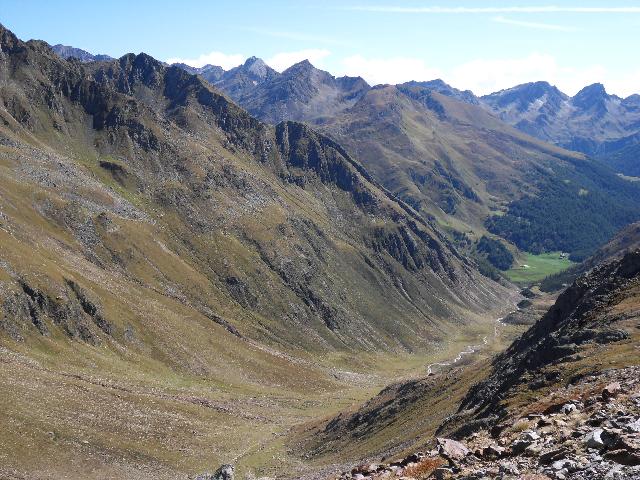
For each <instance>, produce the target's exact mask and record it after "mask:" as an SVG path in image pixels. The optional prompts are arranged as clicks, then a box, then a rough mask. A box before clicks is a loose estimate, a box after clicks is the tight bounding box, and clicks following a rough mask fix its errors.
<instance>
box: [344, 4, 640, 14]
mask: <svg viewBox="0 0 640 480" xmlns="http://www.w3.org/2000/svg"><path fill="white" fill-rule="evenodd" d="M343 9H346V10H356V11H362V12H378V13H475V14H492V13H493V14H498V13H640V7H612V6H603V7H561V6H558V5H540V6H521V7H436V6H428V7H398V6H393V5H387V6H385V5H355V6H351V7H343Z"/></svg>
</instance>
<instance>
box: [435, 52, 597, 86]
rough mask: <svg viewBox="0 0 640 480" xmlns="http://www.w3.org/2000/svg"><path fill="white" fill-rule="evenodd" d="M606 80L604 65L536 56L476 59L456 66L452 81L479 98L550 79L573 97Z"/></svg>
mask: <svg viewBox="0 0 640 480" xmlns="http://www.w3.org/2000/svg"><path fill="white" fill-rule="evenodd" d="M606 77H607V72H606V70H605V68H604V67H602V66H601V65H592V66H589V67H586V68H572V67H565V66H562V65H560V64H559V63H558V61H557V60H556V58H555V57H553V56H552V55H548V54H539V53H533V54H531V55H528V56H526V57H522V58H511V59H477V60H473V61H470V62H467V63H464V64H462V65H459V66H458V67H455V68H454V69H453V70H452V71H451V72H450V76H448V79H449V81H450V82H451V83H452V84H453V85H455V86H457V87H458V88H464V89H470V90H473V92H475V93H476V94H478V95H484V94H487V93H491V92H495V91H498V90H502V89H504V88H509V87H513V86H515V85H519V84H521V83H527V82H534V81H538V80H546V81H547V82H549V83H551V84H552V85H556V86H557V87H558V88H559V89H560V90H562V91H563V92H565V93H567V94H570V95H573V94H575V93H576V92H577V91H578V90H580V89H581V88H582V87H584V86H585V85H590V84H592V83H595V82H604V81H605V80H606Z"/></svg>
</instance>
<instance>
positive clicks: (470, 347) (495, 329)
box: [427, 315, 506, 375]
mask: <svg viewBox="0 0 640 480" xmlns="http://www.w3.org/2000/svg"><path fill="white" fill-rule="evenodd" d="M505 317H506V315H505V316H504V317H500V318H497V319H496V321H495V325H494V327H493V337H494V338H496V337H497V336H498V327H499V326H500V325H504V323H503V322H502V320H504V318H505ZM488 343H489V340H488V339H487V335H485V336H484V337H483V338H482V345H467V346H466V347H465V348H464V350H462V351H461V352H460V353H458V356H457V357H456V358H454V359H453V360H450V361H448V362H434V363H430V364H429V365H427V375H432V374H433V367H435V366H440V367H449V366H451V365H455V364H456V363H458V362H459V361H460V360H462V357H464V356H465V355H471V354H473V353H476V352H477V351H478V350H480V349H481V348H482V347H484V346H485V345H487V344H488Z"/></svg>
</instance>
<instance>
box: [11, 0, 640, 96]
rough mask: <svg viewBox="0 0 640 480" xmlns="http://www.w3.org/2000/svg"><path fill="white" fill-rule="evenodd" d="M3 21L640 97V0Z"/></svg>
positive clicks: (152, 6)
mask: <svg viewBox="0 0 640 480" xmlns="http://www.w3.org/2000/svg"><path fill="white" fill-rule="evenodd" d="M0 22H2V23H3V24H4V25H5V26H6V27H8V28H10V29H11V30H13V31H14V33H16V34H17V35H18V36H19V37H20V38H22V39H25V40H26V39H30V38H38V39H42V40H46V41H47V42H49V43H51V44H55V43H63V44H65V45H73V46H77V47H80V48H83V49H85V50H88V51H90V52H92V53H107V54H110V55H112V56H121V55H122V54H124V53H127V52H131V51H133V52H136V53H137V52H141V51H144V52H147V53H149V54H151V55H153V56H154V57H156V58H158V59H160V60H183V61H185V60H186V63H192V64H200V63H203V62H209V63H216V64H220V65H222V66H223V67H225V68H230V67H232V66H234V65H237V64H238V63H241V62H242V61H243V60H244V59H245V58H246V57H248V56H251V55H256V56H259V57H261V58H263V59H265V60H266V61H267V63H270V64H271V65H272V66H273V67H274V68H276V69H277V70H282V69H284V68H286V67H288V66H289V65H291V64H293V63H295V62H297V61H300V60H302V59H304V58H309V59H310V60H311V61H312V63H314V64H315V65H316V66H318V67H320V68H323V69H325V70H328V71H330V72H331V73H333V74H334V75H344V74H349V75H361V76H363V77H364V78H365V79H367V80H368V81H369V82H370V83H398V82H402V81H407V80H410V79H415V80H428V79H432V78H436V77H441V78H443V79H444V80H445V81H447V82H449V83H451V84H453V85H454V86H456V87H458V88H469V89H472V90H473V91H474V92H476V93H478V94H484V93H488V92H491V91H495V90H498V89H501V88H506V87H509V86H512V85H515V84H518V83H523V82H526V81H534V80H547V81H549V82H551V83H553V84H555V85H557V86H558V87H560V88H561V89H562V90H564V91H565V92H567V93H569V94H574V93H576V92H577V91H578V90H579V89H580V88H581V87H582V86H584V85H587V84H590V83H594V82H598V81H599V82H602V83H604V84H605V86H606V87H607V90H608V91H609V92H610V93H616V94H618V95H621V96H626V95H629V94H631V93H636V92H639V93H640V62H638V52H639V51H640V0H639V1H630V0H600V1H595V0H591V1H581V2H580V1H559V0H556V1H540V0H529V1H526V0H520V1H517V2H513V1H499V0H493V1H489V0H486V1H485V0H476V1H446V0H440V1H435V0H434V1H393V0H387V1H384V0H343V1H337V0H323V1H284V0H274V1H244V2H241V1H235V2H232V1H189V0H183V1H182V2H169V1H163V0H158V1H143V0H138V1H135V0H128V1H122V0H114V1H105V2H94V1H86V2H81V1H65V0H59V1H44V0H31V1H30V0H0Z"/></svg>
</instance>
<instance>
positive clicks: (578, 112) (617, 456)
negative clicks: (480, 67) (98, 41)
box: [0, 25, 640, 480]
mask: <svg viewBox="0 0 640 480" xmlns="http://www.w3.org/2000/svg"><path fill="white" fill-rule="evenodd" d="M635 103H636V99H635V97H629V98H627V99H620V98H618V97H615V96H609V95H608V94H607V93H606V92H605V91H604V88H602V87H601V86H597V85H596V86H592V87H587V88H586V89H584V90H583V91H582V92H580V93H579V94H578V95H576V96H574V97H568V96H566V95H564V94H562V93H561V92H559V91H558V90H557V89H555V88H554V87H551V86H550V85H548V84H545V83H536V84H529V85H524V86H519V87H515V88H513V89H509V90H506V91H503V92H497V93H495V94H492V95H489V96H485V97H477V96H475V95H474V94H473V93H472V92H470V91H461V90H458V89H456V88H454V87H452V86H449V85H447V84H446V83H445V82H443V81H442V80H432V81H412V82H407V83H404V84H399V85H376V86H371V85H369V84H367V82H366V81H364V80H363V79H362V78H360V77H335V76H333V75H331V74H330V73H328V72H325V71H322V70H320V69H317V68H315V67H314V66H313V65H312V64H311V63H310V62H308V61H303V62H300V63H297V64H295V65H293V66H291V67H290V68H288V69H286V70H285V71H283V72H281V73H280V72H277V71H275V70H274V69H272V68H270V67H269V66H268V65H267V64H266V63H265V62H264V61H262V60H260V59H259V58H256V57H251V58H249V59H247V61H246V62H245V63H244V64H242V65H240V66H238V67H236V68H233V69H230V70H228V71H225V70H224V69H222V68H220V67H217V66H213V65H206V66H203V67H199V68H194V67H191V66H188V65H184V64H176V65H167V64H166V63H164V62H161V61H158V60H156V59H154V58H153V57H151V56H149V55H147V54H145V53H140V54H133V53H130V54H126V55H124V56H122V57H121V58H119V59H112V58H110V57H108V56H93V55H92V54H90V53H88V52H84V51H82V50H78V49H74V48H72V47H63V46H60V45H56V46H54V47H51V46H50V45H48V44H47V43H46V42H43V41H39V40H30V41H22V40H20V39H19V38H17V37H16V36H15V35H14V34H13V33H12V32H11V31H10V30H8V29H6V28H5V27H3V26H2V25H0V363H1V364H2V368H1V369H0V405H2V415H1V418H0V429H1V430H2V435H0V477H1V478H10V479H25V478H26V479H40V478H88V479H93V478H95V479H98V478H100V479H102V478H140V479H146V478H149V479H150V478H153V479H167V480H168V479H175V478H197V479H199V480H211V479H216V480H230V479H233V477H234V474H235V475H236V476H237V477H239V478H263V479H264V478H292V479H293V478H306V479H321V478H336V476H339V477H340V478H343V479H345V480H346V479H351V480H356V479H358V480H374V479H377V478H407V479H411V480H418V479H422V480H424V479H427V478H458V479H462V478H465V479H469V478H485V477H489V478H505V479H507V478H518V477H522V478H528V479H532V480H533V479H535V480H538V479H540V480H547V479H549V478H557V479H562V478H564V479H570V480H584V479H586V478H599V477H598V475H605V474H607V473H609V472H612V471H615V472H616V475H617V476H618V478H621V479H623V480H627V479H632V478H637V473H638V468H640V444H638V442H637V438H636V437H637V433H638V428H640V427H638V422H639V421H640V420H638V419H639V418H640V406H639V405H638V402H637V399H638V398H639V395H640V382H638V381H637V379H638V366H639V365H640V356H638V354H637V348H638V340H639V333H638V332H639V331H640V330H638V328H637V327H638V311H639V310H638V304H639V302H638V298H640V253H639V251H638V245H640V229H639V228H638V225H639V223H638V222H640V182H637V181H635V180H636V179H635V178H633V175H632V173H633V172H632V171H631V170H628V169H627V168H628V167H629V166H637V164H636V163H634V161H633V158H634V157H633V156H634V151H635V148H636V147H637V144H636V143H634V140H633V138H634V137H633V136H634V135H636V133H637V132H636V133H634V131H633V130H634V128H636V127H637V125H636V123H637V120H636V119H635V118H636V117H635V116H634V115H635V114H636V110H635V108H636V107H635ZM590 129H593V132H591V133H590ZM596 130H597V131H596ZM615 142H620V144H619V145H618V144H617V143H615ZM614 143H615V145H614ZM623 144H624V145H623ZM618 147H619V148H618ZM601 154H602V155H601ZM604 154H606V155H611V156H606V157H605V156H604ZM595 157H597V158H595ZM615 162H617V163H615ZM614 165H622V166H623V167H620V168H618V167H616V169H613V168H611V166H614ZM629 168H630V167H629ZM623 170H624V171H623ZM620 174H623V175H620ZM558 251H560V252H562V253H560V252H558ZM550 252H553V253H550ZM537 254H545V255H546V256H547V257H548V256H554V257H555V258H554V259H553V260H554V261H558V260H559V259H560V260H562V261H563V262H568V259H567V258H566V257H569V258H570V259H572V260H574V261H576V262H578V261H579V262H581V263H579V264H577V265H574V266H573V267H572V268H570V269H568V270H565V271H563V272H562V273H561V274H560V275H559V276H555V277H554V276H551V277H547V279H546V280H545V281H544V282H542V284H540V285H538V283H539V282H530V283H529V284H528V286H527V288H524V289H522V288H521V287H517V286H516V285H515V284H514V283H511V282H510V281H509V280H508V278H511V277H508V276H507V274H506V273H502V272H500V271H499V270H509V268H510V267H511V266H512V265H513V266H514V267H516V265H519V264H522V263H524V260H523V259H528V258H532V259H543V260H544V259H545V258H547V257H545V255H537ZM547 260H548V258H547ZM515 262H518V263H517V264H514V263H515ZM567 264H568V263H565V265H567ZM520 267H521V269H522V270H523V271H524V270H525V269H526V268H528V265H520ZM516 269H517V267H516ZM512 270H513V269H512ZM545 282H546V287H548V288H546V287H545ZM545 290H546V292H545ZM514 319H515V320H518V319H520V320H522V321H515V320H514ZM523 319H524V320H523ZM634 435H635V436H634ZM227 464H233V466H232V465H227ZM220 465H222V466H221V467H220V468H218V470H217V472H216V473H215V474H206V473H202V472H205V471H214V470H215V469H216V468H217V467H218V466H220ZM341 471H344V473H342V474H341V473H340V472H341Z"/></svg>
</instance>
